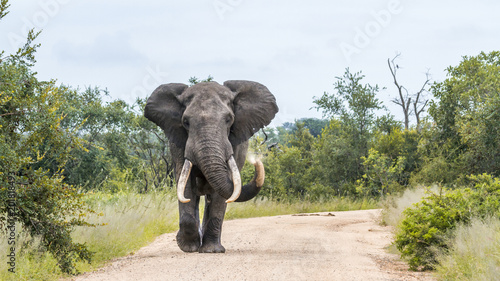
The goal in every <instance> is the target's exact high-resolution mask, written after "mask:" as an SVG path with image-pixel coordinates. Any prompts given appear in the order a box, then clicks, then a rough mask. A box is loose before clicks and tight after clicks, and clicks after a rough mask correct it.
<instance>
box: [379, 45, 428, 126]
mask: <svg viewBox="0 0 500 281" xmlns="http://www.w3.org/2000/svg"><path fill="white" fill-rule="evenodd" d="M399 56H400V54H397V55H396V56H395V57H394V58H393V59H392V60H390V59H387V64H388V65H389V70H390V71H391V75H392V78H393V80H394V85H396V88H397V89H398V95H399V99H398V98H395V99H393V100H392V102H393V103H395V104H397V105H399V106H401V108H402V109H403V115H404V124H405V130H408V129H409V128H410V114H411V113H412V110H413V113H414V114H415V119H416V121H417V131H419V132H420V120H421V114H422V113H423V112H424V110H425V107H426V106H427V103H428V101H429V100H423V97H422V95H423V93H424V92H425V91H426V87H427V86H428V85H429V82H430V74H429V72H427V73H426V74H425V76H426V79H425V81H424V83H423V85H422V87H421V88H420V90H418V91H417V92H416V93H415V94H413V95H410V94H409V93H408V89H406V88H405V87H404V86H403V85H401V84H400V83H399V82H398V80H397V77H396V76H397V75H396V74H397V71H398V70H399V65H397V64H396V62H395V60H396V59H397V58H398V57H399ZM403 91H404V92H403ZM412 98H413V102H412ZM410 105H413V109H412V108H410Z"/></svg>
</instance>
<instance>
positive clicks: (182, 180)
mask: <svg viewBox="0 0 500 281" xmlns="http://www.w3.org/2000/svg"><path fill="white" fill-rule="evenodd" d="M192 167H193V164H192V163H191V162H190V161H189V160H187V159H186V160H185V161H184V166H182V172H181V176H180V177H179V182H178V183H177V198H178V199H179V201H181V202H182V203H188V202H189V201H191V199H187V198H186V197H184V191H185V190H186V183H187V180H188V178H189V174H190V173H191V168H192Z"/></svg>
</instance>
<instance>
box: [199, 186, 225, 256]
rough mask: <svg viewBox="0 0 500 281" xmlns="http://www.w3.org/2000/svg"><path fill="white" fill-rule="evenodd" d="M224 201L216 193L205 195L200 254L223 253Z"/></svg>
mask: <svg viewBox="0 0 500 281" xmlns="http://www.w3.org/2000/svg"><path fill="white" fill-rule="evenodd" d="M225 201H226V199H224V198H223V197H222V196H220V195H219V194H217V193H214V194H207V195H206V199H205V215H204V217H203V241H202V243H201V247H200V249H199V252H200V253H224V252H226V249H225V248H224V247H223V246H222V244H221V232H222V222H223V221H224V214H225V212H226V206H227V204H226V202H225Z"/></svg>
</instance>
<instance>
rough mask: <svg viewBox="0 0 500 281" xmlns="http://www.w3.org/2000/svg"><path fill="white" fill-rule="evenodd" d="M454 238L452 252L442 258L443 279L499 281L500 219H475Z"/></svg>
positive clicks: (440, 260)
mask: <svg viewBox="0 0 500 281" xmlns="http://www.w3.org/2000/svg"><path fill="white" fill-rule="evenodd" d="M453 236H454V237H453V238H451V241H449V244H450V245H451V248H450V250H449V252H448V253H444V254H443V255H441V257H440V258H439V262H440V264H439V266H438V267H437V275H438V278H439V279H440V280H464V281H467V280H470V281H482V280H484V281H486V280H500V219H498V218H488V219H486V220H481V219H473V220H472V222H471V224H470V225H461V226H459V227H457V229H456V230H455V232H454V235H453Z"/></svg>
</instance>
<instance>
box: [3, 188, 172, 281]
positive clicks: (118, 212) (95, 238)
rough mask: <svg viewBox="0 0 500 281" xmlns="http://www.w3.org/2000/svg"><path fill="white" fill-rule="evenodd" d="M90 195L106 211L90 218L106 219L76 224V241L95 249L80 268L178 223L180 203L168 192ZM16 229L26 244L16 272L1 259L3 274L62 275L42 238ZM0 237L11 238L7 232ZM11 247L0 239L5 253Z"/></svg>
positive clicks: (18, 256)
mask: <svg viewBox="0 0 500 281" xmlns="http://www.w3.org/2000/svg"><path fill="white" fill-rule="evenodd" d="M86 201H87V203H88V204H89V205H91V206H92V207H93V209H94V210H96V211H97V212H98V213H102V215H101V216H96V215H93V216H91V217H89V218H88V221H89V222H92V223H98V224H105V225H103V226H98V227H77V228H76V229H75V231H74V232H73V234H72V237H73V239H74V241H76V242H79V243H86V244H87V246H88V248H89V249H90V250H91V251H93V252H95V255H94V257H93V259H92V264H85V263H78V264H77V269H78V270H80V271H82V272H84V271H90V270H93V269H96V268H98V267H101V266H102V265H103V264H105V263H106V262H107V261H109V260H111V259H113V258H116V257H120V256H125V255H128V254H130V253H132V252H134V251H136V250H138V249H140V248H141V247H143V246H145V245H147V244H148V243H150V242H152V241H153V240H154V238H155V237H157V236H158V235H161V234H163V233H167V232H173V231H175V230H176V229H177V228H178V209H177V203H176V200H175V199H172V198H171V196H170V195H168V194H161V193H149V194H134V193H118V194H113V195H110V194H104V193H97V194H92V193H91V194H88V195H87V198H86ZM17 229H19V231H18V237H17V238H16V244H17V245H23V247H22V249H21V248H19V249H17V252H16V273H15V274H12V273H10V272H8V271H7V269H8V267H7V264H6V262H0V280H58V279H60V278H61V277H63V276H64V275H63V274H62V273H61V271H60V270H59V268H58V266H57V262H56V260H55V259H54V258H53V257H52V256H51V255H50V254H48V253H42V252H39V247H38V245H39V242H38V241H37V240H36V239H35V240H33V239H32V238H31V237H30V236H29V235H28V234H27V233H25V232H22V231H21V230H20V228H17ZM0 239H1V241H7V240H6V238H5V236H2V237H0ZM8 251H9V245H7V243H1V244H0V255H1V256H2V257H6V256H7V254H8ZM4 260H5V259H3V260H0V261H4Z"/></svg>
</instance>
